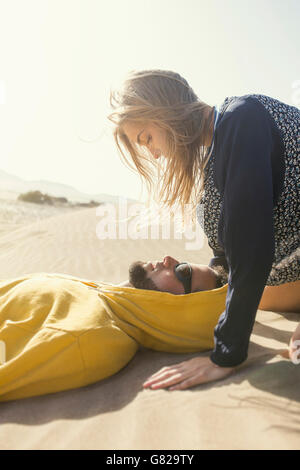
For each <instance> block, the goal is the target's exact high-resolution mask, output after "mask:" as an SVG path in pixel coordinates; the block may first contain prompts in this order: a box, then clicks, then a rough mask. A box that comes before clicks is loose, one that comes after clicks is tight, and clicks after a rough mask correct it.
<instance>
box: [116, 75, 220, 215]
mask: <svg viewBox="0 0 300 470" xmlns="http://www.w3.org/2000/svg"><path fill="white" fill-rule="evenodd" d="M110 105H111V107H112V109H113V110H114V111H113V112H112V113H111V114H109V116H108V119H109V120H110V121H111V122H113V123H114V124H115V127H114V131H113V136H114V139H115V142H116V145H117V148H118V150H119V151H120V153H121V155H122V157H123V158H124V160H125V162H126V163H127V164H128V166H129V167H130V168H132V169H134V170H137V171H138V173H139V174H140V176H141V178H142V180H144V181H145V182H146V186H147V188H148V193H149V195H150V194H151V193H154V191H153V188H155V190H156V192H158V199H159V201H160V202H162V203H163V204H164V205H167V207H169V208H170V207H171V206H173V205H174V204H176V203H178V204H179V205H180V207H181V210H182V214H183V213H184V206H185V205H186V204H189V205H191V206H192V211H193V213H194V212H195V211H194V209H195V206H196V204H197V203H198V202H199V199H200V198H201V195H202V193H203V189H204V169H205V167H206V164H207V161H208V158H207V157H208V155H207V147H205V146H204V142H205V139H206V138H207V135H208V132H209V130H210V128H211V119H208V118H207V117H208V111H209V106H208V105H207V104H205V103H204V102H202V101H200V100H199V99H198V97H197V95H196V94H195V93H194V91H193V90H192V88H191V87H190V86H189V84H188V83H187V81H186V80H185V79H184V78H182V77H181V76H180V75H179V74H178V73H175V72H171V71H166V70H146V71H131V72H130V73H129V74H128V76H127V78H126V79H125V81H124V83H123V86H122V87H121V89H120V90H117V91H111V93H110ZM211 111H212V110H211ZM128 122H131V123H139V124H144V123H151V124H154V125H156V126H158V127H159V128H160V129H163V130H164V131H165V134H166V141H167V155H168V156H169V158H166V159H163V160H164V161H163V162H161V160H162V159H160V161H158V160H155V159H153V157H152V155H151V154H150V152H148V151H147V150H145V149H144V148H142V147H141V146H139V145H138V144H136V143H132V142H130V140H129V139H128V137H127V136H126V134H125V132H124V130H123V125H124V124H125V123H128ZM122 147H124V148H125V150H126V151H127V154H128V153H129V154H130V156H131V159H132V161H133V163H134V165H135V168H134V166H132V164H131V162H130V161H129V160H128V158H127V156H126V154H125V152H124V151H123V149H122ZM170 156H171V158H170ZM154 170H156V172H155V171H154ZM155 178H156V179H157V184H156V185H155V184H154V182H155ZM155 186H156V187H155ZM193 220H194V218H193Z"/></svg>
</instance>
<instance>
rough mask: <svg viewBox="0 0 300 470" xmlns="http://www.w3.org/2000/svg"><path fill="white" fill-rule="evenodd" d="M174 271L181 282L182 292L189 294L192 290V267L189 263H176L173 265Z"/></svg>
mask: <svg viewBox="0 0 300 470" xmlns="http://www.w3.org/2000/svg"><path fill="white" fill-rule="evenodd" d="M174 273H175V276H176V277H177V279H178V280H179V281H180V282H182V284H183V287H184V293H185V294H190V293H191V290H192V267H191V265H190V264H189V263H186V262H184V263H178V264H176V266H175V267H174Z"/></svg>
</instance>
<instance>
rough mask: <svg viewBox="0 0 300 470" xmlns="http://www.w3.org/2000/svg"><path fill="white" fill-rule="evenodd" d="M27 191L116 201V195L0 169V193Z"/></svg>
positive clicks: (13, 194)
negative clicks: (20, 175) (26, 176)
mask: <svg viewBox="0 0 300 470" xmlns="http://www.w3.org/2000/svg"><path fill="white" fill-rule="evenodd" d="M28 191H41V192H42V193H47V194H50V195H51V196H56V197H66V198H67V199H68V200H69V201H74V202H89V201H91V200H94V201H98V202H114V203H116V202H118V198H119V197H118V196H114V195H111V194H105V193H99V194H87V193H83V192H81V191H79V190H78V189H76V188H73V187H72V186H69V185H67V184H62V183H55V182H53V181H47V180H38V181H28V180H24V179H22V178H19V177H18V176H15V175H12V174H10V173H7V172H6V171H4V170H0V195H1V193H4V192H6V193H7V194H6V196H7V197H11V198H14V199H17V197H18V195H19V194H20V193H24V192H28ZM128 200H130V201H134V200H133V199H128Z"/></svg>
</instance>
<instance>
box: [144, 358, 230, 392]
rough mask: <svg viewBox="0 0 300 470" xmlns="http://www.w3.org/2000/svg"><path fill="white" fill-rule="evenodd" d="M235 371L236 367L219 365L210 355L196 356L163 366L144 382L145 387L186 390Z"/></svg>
mask: <svg viewBox="0 0 300 470" xmlns="http://www.w3.org/2000/svg"><path fill="white" fill-rule="evenodd" d="M233 371H234V367H219V366H217V365H216V364H214V363H213V362H212V361H211V360H210V358H209V357H195V358H193V359H190V360H189V361H184V362H180V363H179V364H175V365H173V366H169V367H163V368H162V369H161V370H160V371H158V372H156V374H153V375H152V376H151V377H149V379H147V380H146V382H144V383H143V386H144V387H145V388H148V387H150V388H151V389H154V390H155V389H158V388H167V387H170V388H169V390H185V389H186V388H190V387H193V386H194V385H199V384H205V383H207V382H212V381H214V380H219V379H223V378H224V377H227V376H228V375H230V374H231V373H232V372H233Z"/></svg>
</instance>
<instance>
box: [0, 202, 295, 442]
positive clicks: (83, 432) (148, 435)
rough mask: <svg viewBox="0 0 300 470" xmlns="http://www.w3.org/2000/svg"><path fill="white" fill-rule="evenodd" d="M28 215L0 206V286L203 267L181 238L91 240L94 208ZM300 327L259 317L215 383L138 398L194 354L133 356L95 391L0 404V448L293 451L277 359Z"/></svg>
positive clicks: (200, 253) (289, 392)
mask: <svg viewBox="0 0 300 470" xmlns="http://www.w3.org/2000/svg"><path fill="white" fill-rule="evenodd" d="M1 207H2V209H1ZM34 210H35V209H33V208H31V206H26V210H24V211H23V215H20V211H19V206H18V208H16V207H14V206H11V207H10V209H9V210H8V209H7V206H6V209H5V210H4V209H3V205H2V206H1V204H0V222H1V225H0V228H1V230H0V278H12V277H16V276H19V275H22V274H26V273H33V272H40V271H46V272H60V273H67V274H72V275H75V276H79V277H84V278H89V279H91V280H103V281H109V282H112V283H119V282H121V281H123V280H126V279H128V265H129V264H130V263H131V262H132V261H134V260H138V259H140V260H160V259H162V257H163V256H164V255H167V254H169V255H171V256H173V257H175V258H177V259H179V260H181V261H183V260H187V261H192V262H194V263H203V264H206V263H208V262H209V259H210V257H211V250H210V249H209V247H208V245H207V243H206V242H205V243H204V245H203V247H202V248H200V249H198V250H194V251H191V250H187V249H186V241H187V240H186V239H185V238H183V239H181V240H176V239H174V238H171V239H166V240H162V239H158V240H152V239H140V240H132V239H130V238H127V239H122V240H120V239H118V238H117V239H106V240H100V239H99V238H98V236H97V233H96V229H97V226H98V223H99V220H100V218H99V216H97V213H96V209H95V208H91V209H81V210H76V211H74V210H69V211H63V212H62V211H61V210H59V209H57V210H56V209H54V210H53V211H52V212H51V213H50V212H49V213H47V214H46V213H45V212H44V215H41V214H37V213H36V214H35V216H34V215H33V212H32V211H34ZM26 211H27V212H26ZM12 213H14V214H15V215H14V217H13V216H12ZM4 214H6V215H4ZM299 320H300V315H299V314H296V313H295V314H294V313H282V314H278V313H274V312H263V311H258V314H257V317H256V323H255V327H254V330H253V334H252V336H251V343H250V348H249V357H248V359H247V361H246V362H245V363H244V364H243V365H242V366H240V367H239V368H238V369H237V371H236V373H235V374H234V375H233V376H231V377H229V378H227V379H225V380H223V381H219V382H216V383H212V384H207V385H204V386H203V385H202V386H196V387H194V388H191V389H189V390H185V391H173V392H169V391H167V390H156V391H151V390H149V389H147V390H144V389H143V387H142V383H143V381H144V380H145V379H146V378H147V377H148V376H149V375H151V374H152V373H154V372H156V371H158V370H159V369H160V368H161V367H163V366H166V365H170V364H174V363H177V362H180V361H182V360H185V359H189V358H192V357H195V356H196V355H197V354H180V355H178V354H166V353H159V352H154V351H150V350H146V349H141V350H140V351H139V352H138V353H137V354H136V356H135V357H134V359H133V360H132V361H131V362H130V363H129V364H128V366H126V367H125V368H124V369H123V370H122V371H120V372H119V373H118V374H116V375H115V376H113V377H111V378H109V379H106V380H104V381H103V382H99V383H96V384H93V385H90V386H88V387H84V388H81V389H76V390H71V391H66V392H60V393H57V394H52V395H45V396H41V397H34V398H29V399H26V400H18V401H13V402H7V403H1V405H0V408H1V411H0V424H1V426H0V448H1V449H111V450H120V449H129V450H132V449H134V450H139V449H158V450H167V449H169V450H171V449H174V450H179V449H192V450H195V449H298V448H299V447H300V403H299V402H300V387H299V383H300V366H297V365H294V364H292V363H291V362H290V361H289V360H287V359H284V358H282V357H281V356H280V355H279V354H278V351H279V350H282V349H283V348H286V347H287V344H288V342H289V339H290V336H291V334H292V332H293V331H294V329H295V328H296V325H297V324H298V322H299ZM207 354H209V353H207ZM207 354H206V355H207ZM204 355H205V354H204Z"/></svg>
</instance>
